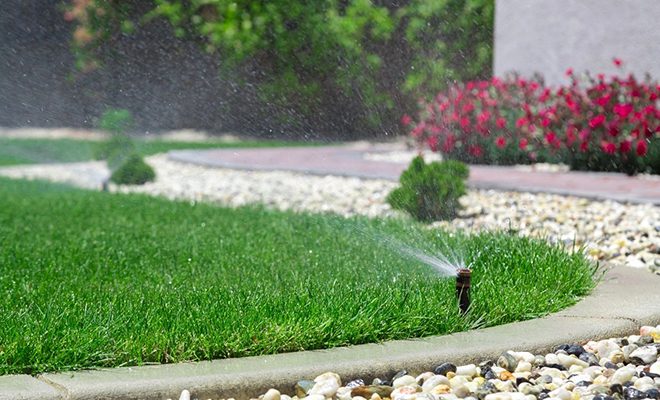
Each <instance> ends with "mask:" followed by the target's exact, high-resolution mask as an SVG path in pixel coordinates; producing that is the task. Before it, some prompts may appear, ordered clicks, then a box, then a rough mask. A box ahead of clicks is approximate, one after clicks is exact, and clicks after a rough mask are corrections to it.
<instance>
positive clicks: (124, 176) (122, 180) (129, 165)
mask: <svg viewBox="0 0 660 400" xmlns="http://www.w3.org/2000/svg"><path fill="white" fill-rule="evenodd" d="M155 178H156V173H155V172H154V170H153V168H151V167H150V166H149V164H147V163H145V162H144V160H143V159H142V157H141V156H140V155H138V154H131V155H130V156H128V157H127V158H126V160H125V161H124V162H123V163H122V164H121V165H120V166H119V168H117V169H116V170H115V171H114V172H113V173H112V176H111V177H110V180H111V181H112V182H114V183H116V184H118V185H142V184H145V183H147V182H152V181H153V180H154V179H155Z"/></svg>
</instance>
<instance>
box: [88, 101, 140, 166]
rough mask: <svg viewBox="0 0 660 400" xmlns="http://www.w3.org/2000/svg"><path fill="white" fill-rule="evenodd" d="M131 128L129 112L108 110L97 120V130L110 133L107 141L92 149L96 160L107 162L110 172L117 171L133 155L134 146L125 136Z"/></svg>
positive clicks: (131, 118)
mask: <svg viewBox="0 0 660 400" xmlns="http://www.w3.org/2000/svg"><path fill="white" fill-rule="evenodd" d="M131 126H133V116H132V115H131V112H130V111H128V110H124V109H109V110H107V111H106V112H104V113H103V114H102V115H101V117H100V118H99V120H98V128H99V129H101V130H103V131H105V132H108V133H110V135H111V136H110V138H109V139H108V140H105V141H102V142H100V143H99V144H98V145H97V146H96V148H95V149H94V158H95V159H96V160H107V162H108V167H109V168H110V169H111V170H115V169H117V168H118V167H119V166H120V165H121V164H122V163H124V162H125V161H126V160H127V158H128V156H130V155H131V154H133V153H135V144H134V143H133V140H131V138H130V137H129V136H128V135H127V134H126V131H127V130H128V129H130V128H131Z"/></svg>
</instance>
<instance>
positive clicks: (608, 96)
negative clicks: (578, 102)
mask: <svg viewBox="0 0 660 400" xmlns="http://www.w3.org/2000/svg"><path fill="white" fill-rule="evenodd" d="M611 98H612V95H611V94H606V95H604V96H603V97H599V98H598V99H596V103H597V104H598V105H599V106H601V107H605V106H606V105H607V103H609V102H610V99H611Z"/></svg>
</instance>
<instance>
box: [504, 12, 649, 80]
mask: <svg viewBox="0 0 660 400" xmlns="http://www.w3.org/2000/svg"><path fill="white" fill-rule="evenodd" d="M614 57H618V58H621V59H622V60H623V61H624V71H625V72H633V73H635V74H636V75H637V76H639V77H641V76H643V74H644V73H647V72H648V73H650V74H651V75H652V76H653V77H654V78H655V79H658V80H660V0H496V8H495V59H494V72H495V75H497V76H503V75H504V74H505V73H506V72H509V71H518V72H520V73H521V74H523V75H526V76H529V75H531V74H533V73H534V72H539V73H541V74H543V76H544V77H545V79H546V82H547V83H549V84H553V85H554V84H558V83H561V82H565V79H566V78H565V76H564V73H565V71H566V69H567V68H569V67H572V68H573V69H574V70H575V71H576V72H580V71H585V70H589V71H591V72H594V73H596V72H603V73H613V72H615V67H614V66H613V65H612V59H613V58H614Z"/></svg>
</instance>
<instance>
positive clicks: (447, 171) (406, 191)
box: [387, 156, 469, 222]
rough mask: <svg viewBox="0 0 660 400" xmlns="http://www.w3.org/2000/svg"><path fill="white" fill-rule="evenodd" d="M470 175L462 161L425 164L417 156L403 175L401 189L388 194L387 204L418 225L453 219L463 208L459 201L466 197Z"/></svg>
mask: <svg viewBox="0 0 660 400" xmlns="http://www.w3.org/2000/svg"><path fill="white" fill-rule="evenodd" d="M468 175H469V169H468V167H467V165H465V164H464V163H462V162H460V161H454V160H447V161H443V162H432V163H429V164H426V163H425V162H424V159H423V158H422V157H421V156H417V157H415V158H414V159H413V161H412V163H411V164H410V166H409V167H408V169H407V170H405V171H403V173H402V174H401V177H400V179H399V181H400V182H401V186H400V187H399V188H396V189H394V190H393V191H392V192H391V193H390V194H389V196H388V197H387V202H388V203H389V204H390V205H391V206H392V208H394V209H397V210H403V211H406V212H408V213H409V214H410V215H412V216H413V217H414V218H416V219H417V220H419V221H424V222H431V221H437V220H441V219H451V218H454V217H456V216H457V215H458V211H459V210H460V208H461V205H460V203H459V201H458V200H459V198H460V197H461V196H463V195H464V194H465V180H466V179H467V177H468Z"/></svg>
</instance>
